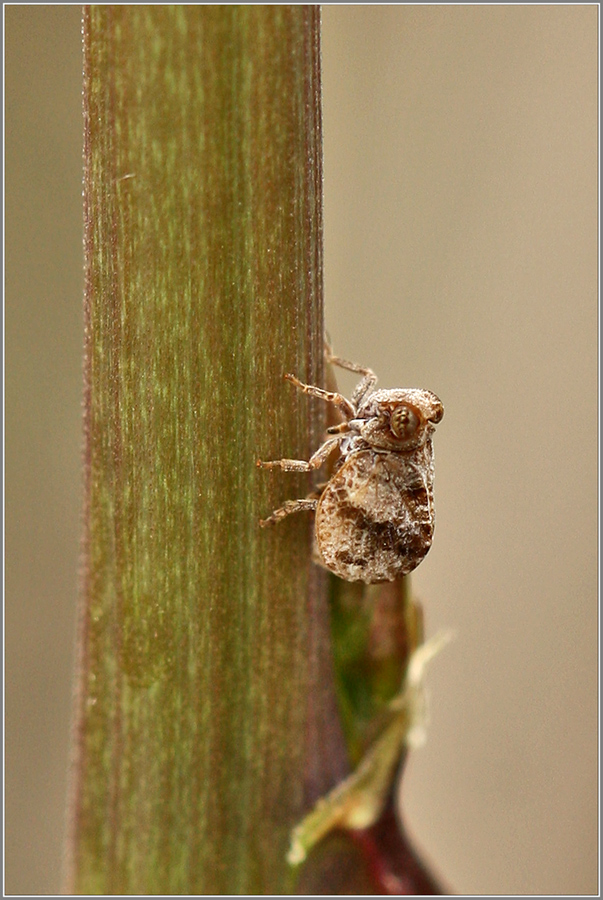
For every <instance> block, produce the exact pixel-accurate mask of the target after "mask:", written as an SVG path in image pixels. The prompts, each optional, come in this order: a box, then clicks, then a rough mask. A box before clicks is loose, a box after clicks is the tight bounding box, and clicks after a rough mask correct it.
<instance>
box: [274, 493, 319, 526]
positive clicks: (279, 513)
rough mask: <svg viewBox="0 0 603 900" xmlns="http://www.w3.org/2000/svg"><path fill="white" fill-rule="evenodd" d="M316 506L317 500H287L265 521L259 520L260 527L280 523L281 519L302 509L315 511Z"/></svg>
mask: <svg viewBox="0 0 603 900" xmlns="http://www.w3.org/2000/svg"><path fill="white" fill-rule="evenodd" d="M317 504H318V500H308V499H306V500H287V502H286V503H285V505H284V506H281V507H280V509H275V510H274V512H273V513H272V515H270V516H268V518H267V519H260V526H261V527H262V528H265V527H266V525H273V524H274V523H275V522H280V520H281V519H284V518H286V517H287V516H290V515H291V514H292V513H296V512H300V511H301V510H302V509H311V510H315V509H316V506H317Z"/></svg>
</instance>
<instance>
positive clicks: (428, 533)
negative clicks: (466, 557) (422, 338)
mask: <svg viewBox="0 0 603 900" xmlns="http://www.w3.org/2000/svg"><path fill="white" fill-rule="evenodd" d="M388 393H389V392H388ZM391 393H393V392H391ZM434 524H435V521H434V506H433V450H432V444H431V440H430V439H429V438H428V439H427V440H426V441H425V442H424V443H423V444H422V445H421V446H420V447H418V448H416V449H414V450H412V451H409V452H405V453H392V452H389V451H386V452H379V451H377V450H374V449H373V448H366V449H361V450H356V451H354V452H352V453H350V454H349V455H348V456H347V458H346V459H345V460H344V462H343V464H342V465H341V467H340V468H339V469H338V471H336V472H335V474H334V475H333V476H332V478H331V480H330V481H329V483H328V484H327V486H326V487H325V489H324V491H323V493H322V495H321V497H320V500H319V501H318V506H317V509H316V550H317V554H318V556H319V558H320V561H321V562H322V565H324V566H325V568H327V569H329V570H330V571H332V572H334V573H335V574H336V575H338V576H339V577H340V578H343V579H345V580H346V581H364V582H366V583H367V584H375V583H377V582H381V581H394V580H395V579H396V578H399V577H400V576H401V575H408V573H409V572H412V571H413V569H415V568H416V567H417V566H418V565H419V563H420V562H421V560H422V559H424V557H425V555H426V554H427V552H428V551H429V548H430V547H431V542H432V539H433V531H434Z"/></svg>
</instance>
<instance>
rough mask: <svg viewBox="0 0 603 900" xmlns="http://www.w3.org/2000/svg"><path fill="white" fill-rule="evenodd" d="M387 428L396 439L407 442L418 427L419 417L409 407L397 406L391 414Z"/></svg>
mask: <svg viewBox="0 0 603 900" xmlns="http://www.w3.org/2000/svg"><path fill="white" fill-rule="evenodd" d="M389 427H390V429H391V431H392V434H394V435H395V436H396V437H397V438H404V440H408V438H410V437H412V436H413V434H414V433H415V431H416V430H417V428H418V427H419V417H418V416H417V414H416V412H414V410H412V409H411V408H410V406H398V407H396V409H394V411H393V412H392V414H391V418H390V423H389Z"/></svg>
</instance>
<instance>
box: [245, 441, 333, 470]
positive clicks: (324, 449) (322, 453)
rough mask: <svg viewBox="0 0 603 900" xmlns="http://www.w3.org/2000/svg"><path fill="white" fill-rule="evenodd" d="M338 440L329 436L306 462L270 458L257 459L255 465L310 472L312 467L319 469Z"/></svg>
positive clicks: (261, 467)
mask: <svg viewBox="0 0 603 900" xmlns="http://www.w3.org/2000/svg"><path fill="white" fill-rule="evenodd" d="M340 440H341V438H339V437H335V438H329V440H328V441H325V442H324V444H323V445H322V446H321V447H319V448H318V450H317V451H316V453H313V454H312V456H311V457H310V459H309V460H308V461H307V462H306V460H305V459H271V460H268V461H266V462H263V461H262V460H261V459H258V461H257V464H256V465H257V466H259V468H260V469H284V470H285V472H312V471H313V470H314V469H319V468H320V467H321V466H322V464H323V462H325V460H326V459H327V458H328V456H329V455H330V454H331V453H332V451H333V450H334V449H335V447H337V445H338V444H339V441H340Z"/></svg>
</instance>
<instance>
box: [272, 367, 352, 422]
mask: <svg viewBox="0 0 603 900" xmlns="http://www.w3.org/2000/svg"><path fill="white" fill-rule="evenodd" d="M285 378H286V380H287V381H290V382H291V384H294V385H295V386H296V387H298V388H299V389H300V391H303V392H304V394H310V396H311V397H319V398H320V399H321V400H325V401H326V402H327V403H334V404H335V406H337V407H338V409H340V410H341V412H342V413H343V415H344V416H345V417H346V419H353V418H354V416H355V415H356V410H355V409H354V407H353V406H352V404H351V403H350V401H349V400H346V398H345V397H344V396H343V394H337V393H335V392H334V391H323V389H322V388H319V387H314V385H313V384H304V383H303V381H300V380H299V378H296V377H295V375H285Z"/></svg>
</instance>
